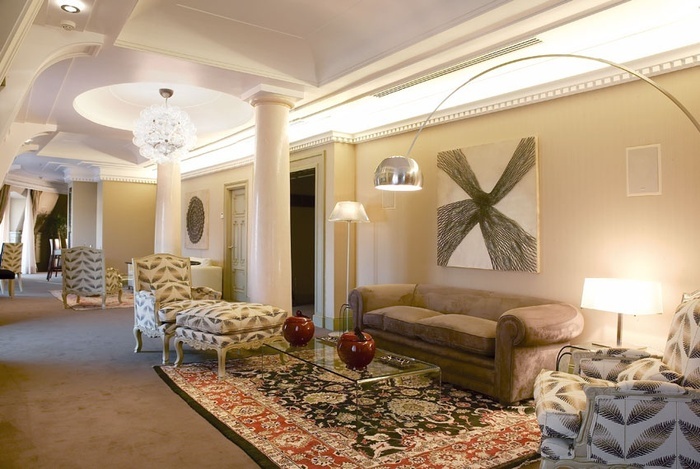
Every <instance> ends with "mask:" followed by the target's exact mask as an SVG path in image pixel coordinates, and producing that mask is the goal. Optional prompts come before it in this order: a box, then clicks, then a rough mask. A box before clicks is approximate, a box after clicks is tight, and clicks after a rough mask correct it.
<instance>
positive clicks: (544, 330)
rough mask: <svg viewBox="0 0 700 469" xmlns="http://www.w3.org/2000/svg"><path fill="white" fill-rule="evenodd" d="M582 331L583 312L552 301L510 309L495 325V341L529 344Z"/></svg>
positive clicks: (555, 340) (557, 341)
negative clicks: (550, 302)
mask: <svg viewBox="0 0 700 469" xmlns="http://www.w3.org/2000/svg"><path fill="white" fill-rule="evenodd" d="M582 331H583V315H582V314H581V311H580V310H579V309H578V308H576V307H575V306H573V305H570V304H566V303H554V304H546V305H539V306H526V307H522V308H514V309H511V310H509V311H507V312H505V313H503V314H502V315H501V317H500V318H499V319H498V325H497V326H496V342H497V343H498V342H502V344H503V346H507V345H506V344H510V345H511V346H518V347H528V346H537V345H545V344H560V343H568V342H569V341H571V339H574V338H576V337H578V336H579V335H580V334H581V332H582Z"/></svg>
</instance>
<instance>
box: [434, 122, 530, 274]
mask: <svg viewBox="0 0 700 469" xmlns="http://www.w3.org/2000/svg"><path fill="white" fill-rule="evenodd" d="M437 166H438V184H437V188H438V189H437V190H438V196H437V201H438V210H437V261H438V265H440V266H444V267H464V268H475V269H490V270H504V271H522V272H539V270H540V262H539V257H540V256H539V191H538V184H539V182H538V161H537V138H536V137H534V136H533V137H524V138H520V139H514V140H508V141H503V142H498V143H490V144H485V145H479V146H474V147H467V148H458V149H454V150H447V151H441V152H439V153H438V156H437Z"/></svg>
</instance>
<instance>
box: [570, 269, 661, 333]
mask: <svg viewBox="0 0 700 469" xmlns="http://www.w3.org/2000/svg"><path fill="white" fill-rule="evenodd" d="M581 307H582V308H588V309H595V310H598V311H608V312H611V313H617V346H618V347H620V346H621V345H622V315H623V314H632V315H642V314H661V313H662V311H663V305H662V304H661V284H660V283H659V282H650V281H644V280H630V279H620V278H587V279H585V280H584V282H583V294H582V295H581ZM595 345H599V344H595Z"/></svg>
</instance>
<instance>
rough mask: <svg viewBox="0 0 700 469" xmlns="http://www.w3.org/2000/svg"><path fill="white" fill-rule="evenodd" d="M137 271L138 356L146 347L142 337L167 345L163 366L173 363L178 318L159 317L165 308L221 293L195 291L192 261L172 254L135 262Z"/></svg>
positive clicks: (215, 297)
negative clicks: (192, 281)
mask: <svg viewBox="0 0 700 469" xmlns="http://www.w3.org/2000/svg"><path fill="white" fill-rule="evenodd" d="M132 265H133V268H134V337H135V339H136V348H135V350H134V351H135V352H140V351H141V347H142V334H146V336H148V337H151V338H160V339H162V342H163V363H168V362H169V361H170V358H169V357H170V338H171V337H172V336H173V334H174V333H175V317H176V315H177V313H178V312H179V311H180V310H173V312H172V315H170V316H167V317H163V318H162V319H161V318H160V317H159V315H158V312H159V311H160V310H161V308H163V307H165V306H167V305H169V304H173V303H176V302H179V301H186V300H198V299H216V300H219V299H220V298H221V292H217V291H215V290H212V289H211V288H207V287H195V288H193V287H192V284H191V267H190V259H189V258H188V257H181V256H175V255H173V254H168V253H158V254H150V255H148V256H143V257H138V258H134V259H132Z"/></svg>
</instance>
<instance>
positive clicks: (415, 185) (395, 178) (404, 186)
mask: <svg viewBox="0 0 700 469" xmlns="http://www.w3.org/2000/svg"><path fill="white" fill-rule="evenodd" d="M551 58H567V59H583V60H592V61H595V62H600V63H603V64H606V65H610V66H612V67H615V68H617V69H620V70H623V71H625V72H627V73H629V74H630V75H633V76H635V77H637V78H639V79H640V80H643V81H645V82H647V83H648V84H650V85H651V86H653V87H654V88H656V89H657V90H658V91H660V92H661V93H662V94H663V95H664V96H666V97H667V98H668V99H670V100H671V101H672V102H673V103H674V104H675V105H676V106H677V107H678V108H679V109H680V110H681V111H683V113H684V114H685V115H686V116H687V117H688V119H690V121H691V122H692V123H693V125H694V126H695V128H696V129H697V130H698V132H700V122H698V121H697V119H696V118H695V117H694V116H693V115H692V114H691V113H690V111H689V110H688V109H687V108H686V107H685V106H684V105H683V103H681V102H680V101H679V100H678V99H677V98H676V97H675V96H673V94H671V93H670V92H669V91H667V90H666V89H664V88H662V87H661V86H660V85H659V84H658V83H656V82H655V81H654V80H652V79H650V78H648V77H646V76H644V75H642V74H640V73H638V72H636V71H635V70H632V69H631V68H629V67H626V66H624V65H622V64H618V63H615V62H611V61H610V60H606V59H601V58H597V57H589V56H586V55H576V54H542V55H532V56H529V57H521V58H518V59H513V60H510V61H508V62H503V63H501V64H498V65H495V66H493V67H490V68H487V69H486V70H484V71H482V72H479V73H477V74H476V75H474V76H473V77H471V78H469V79H468V80H467V81H465V82H464V83H462V84H461V85H459V86H458V87H457V88H455V89H454V90H453V91H452V92H451V93H450V94H448V95H447V96H446V97H445V98H444V99H443V100H442V101H440V103H439V104H438V105H437V107H435V109H433V111H432V112H431V113H430V114H428V117H426V118H425V120H424V121H423V123H422V124H421V125H420V127H419V128H418V132H416V135H415V137H413V141H412V142H411V145H410V146H409V147H408V151H407V152H406V156H401V155H395V156H390V157H388V158H385V159H384V160H383V161H382V162H381V163H379V166H377V169H376V170H375V171H374V187H375V188H377V189H380V190H386V191H417V190H420V189H421V188H422V187H423V174H422V172H421V170H420V167H419V166H418V163H416V161H415V160H414V159H413V158H411V157H410V154H411V150H413V146H414V145H415V143H416V140H418V137H419V136H420V134H421V132H423V129H424V128H425V127H426V125H427V124H428V122H430V119H431V118H432V117H433V115H434V114H435V113H436V112H437V111H438V109H440V107H442V105H443V104H445V102H446V101H447V100H448V99H450V98H451V97H452V96H453V95H454V94H455V93H456V92H457V91H459V90H461V89H462V88H464V87H465V86H467V85H468V84H469V83H471V82H473V81H474V80H476V79H477V78H480V77H482V76H484V75H486V74H487V73H490V72H492V71H494V70H497V69H499V68H502V67H505V66H508V65H512V64H515V63H518V62H524V61H527V60H535V59H551Z"/></svg>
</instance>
